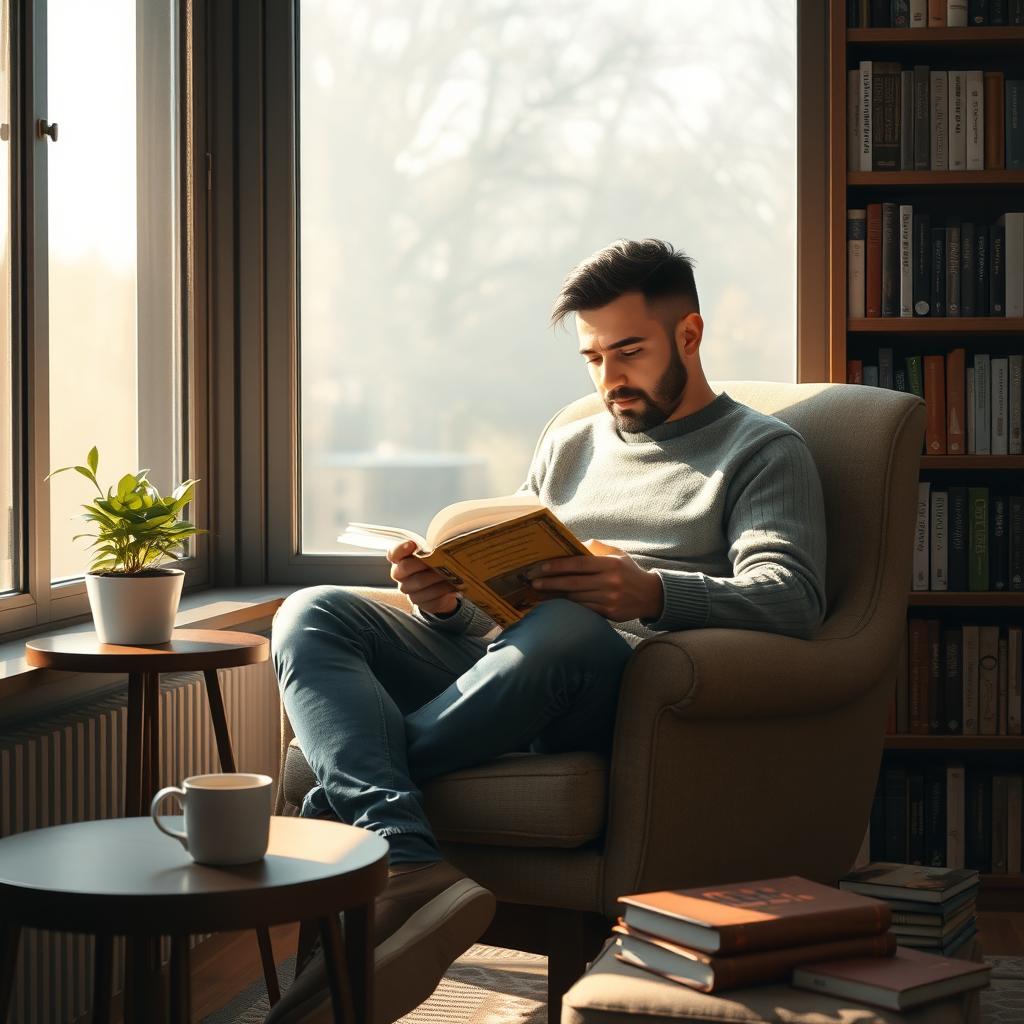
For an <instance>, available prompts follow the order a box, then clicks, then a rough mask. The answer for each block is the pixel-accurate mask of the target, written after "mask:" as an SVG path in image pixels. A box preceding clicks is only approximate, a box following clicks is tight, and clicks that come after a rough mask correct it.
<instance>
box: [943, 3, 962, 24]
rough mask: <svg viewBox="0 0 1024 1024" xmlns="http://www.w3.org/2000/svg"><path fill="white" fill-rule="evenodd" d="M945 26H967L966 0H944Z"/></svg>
mask: <svg viewBox="0 0 1024 1024" xmlns="http://www.w3.org/2000/svg"><path fill="white" fill-rule="evenodd" d="M946 27H947V28H967V0H946Z"/></svg>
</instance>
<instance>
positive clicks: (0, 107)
mask: <svg viewBox="0 0 1024 1024" xmlns="http://www.w3.org/2000/svg"><path fill="white" fill-rule="evenodd" d="M11 56H12V54H11V9H10V4H9V2H8V0H0V125H2V128H0V594H2V593H4V592H5V591H8V590H11V589H12V588H13V587H14V580H15V577H16V575H17V574H18V572H19V569H20V567H19V566H18V565H17V563H16V562H15V557H16V556H17V554H18V552H17V546H16V542H15V536H16V535H15V527H16V525H17V523H16V520H15V499H14V474H15V460H14V438H13V433H12V430H13V425H14V408H13V404H12V403H13V398H14V395H13V381H14V362H13V347H12V344H11V341H12V335H13V331H12V327H11V298H12V294H13V287H14V286H13V280H12V274H11V262H12V249H13V245H12V233H11V207H12V202H11V199H12V189H11Z"/></svg>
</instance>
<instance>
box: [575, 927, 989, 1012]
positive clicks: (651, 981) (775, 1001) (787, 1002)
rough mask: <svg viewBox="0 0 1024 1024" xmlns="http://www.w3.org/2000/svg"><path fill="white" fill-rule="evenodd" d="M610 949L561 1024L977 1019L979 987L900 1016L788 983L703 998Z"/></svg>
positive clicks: (579, 987) (975, 952)
mask: <svg viewBox="0 0 1024 1024" xmlns="http://www.w3.org/2000/svg"><path fill="white" fill-rule="evenodd" d="M968 947H970V948H969V949H968ZM613 948H614V945H613V944H609V945H606V946H605V948H604V949H603V950H602V951H601V954H600V956H598V957H597V959H596V960H595V961H594V963H593V964H592V965H591V967H590V969H589V970H588V971H587V973H586V974H584V975H583V977H582V978H580V979H579V981H577V982H576V984H575V985H573V986H572V988H571V989H569V991H568V992H567V993H566V994H565V998H564V999H563V1000H562V1024H680V1022H684V1024H685V1022H688V1021H695V1022H696V1021H713V1022H714V1024H978V1021H979V1020H980V994H979V992H978V990H977V989H975V990H974V991H973V992H964V993H961V994H960V995H957V996H951V997H949V998H948V999H942V1000H939V1001H938V1002H934V1003H928V1004H927V1005H925V1006H919V1007H917V1009H914V1010H907V1011H905V1012H903V1013H897V1012H896V1011H895V1010H877V1009H875V1008H874V1007H870V1006H866V1005H865V1004H864V1003H855V1002H851V1001H850V1000H847V999H833V998H831V997H829V996H823V995H821V994H820V993H817V992H804V991H801V990H800V989H796V988H792V987H790V986H789V985H763V986H761V987H759V988H738V989H732V990H730V991H728V992H723V993H721V994H719V995H705V994H704V993H703V992H696V991H694V990H693V989H690V988H687V987H686V986H685V985H680V984H678V983H676V982H673V981H665V980H664V979H662V978H659V977H657V976H656V975H654V974H650V973H649V972H647V971H642V970H640V968H638V967H631V966H630V965H628V964H624V963H622V962H621V961H620V960H616V959H615V956H614V954H613V952H612V950H613ZM957 955H958V956H959V957H962V958H963V959H971V960H977V961H980V960H981V945H980V943H979V942H978V940H977V939H976V938H975V939H973V940H972V941H971V942H968V943H967V945H966V946H965V947H963V949H962V950H961V951H960V953H958V954H957Z"/></svg>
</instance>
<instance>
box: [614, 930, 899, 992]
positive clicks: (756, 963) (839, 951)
mask: <svg viewBox="0 0 1024 1024" xmlns="http://www.w3.org/2000/svg"><path fill="white" fill-rule="evenodd" d="M612 931H613V932H614V933H615V934H616V936H617V937H616V940H615V957H616V959H618V960H621V961H622V962H623V963H627V964H632V965H633V966H634V967H640V968H642V969H643V970H645V971H650V972H651V973H652V974H657V975H659V976H660V977H662V978H668V979H669V980H670V981H676V982H679V984H681V985H686V986H687V987H689V988H695V989H697V991H699V992H720V991H722V990H723V989H731V988H743V987H745V986H748V985H766V984H771V983H773V982H787V981H789V978H790V974H791V973H792V971H793V968H794V967H798V966H800V965H801V964H813V963H820V962H824V961H827V960H839V959H846V958H848V957H890V956H892V955H893V954H894V953H895V952H896V936H895V935H893V934H892V933H891V932H880V933H878V934H877V935H862V936H860V937H857V938H840V939H833V940H832V941H831V942H819V943H816V944H814V945H810V946H785V947H783V948H781V949H764V950H761V951H760V952H756V953H740V954H739V955H738V956H717V955H714V954H710V953H704V952H702V951H701V950H698V949H689V948H688V947H686V946H680V945H679V944H678V943H675V942H669V941H668V940H667V939H660V938H658V937H657V936H656V935H649V934H647V933H646V932H642V931H639V930H638V929H636V928H631V927H630V926H629V925H626V924H623V923H622V922H621V921H620V923H619V924H617V925H615V926H614V927H613V928H612Z"/></svg>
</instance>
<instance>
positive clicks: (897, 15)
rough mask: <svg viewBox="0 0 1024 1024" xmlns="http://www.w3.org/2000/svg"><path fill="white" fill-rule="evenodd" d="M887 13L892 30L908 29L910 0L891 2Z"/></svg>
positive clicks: (893, 0)
mask: <svg viewBox="0 0 1024 1024" xmlns="http://www.w3.org/2000/svg"><path fill="white" fill-rule="evenodd" d="M889 11H890V15H889V16H890V18H891V19H892V27H893V28H910V0H892V3H891V4H890V7H889Z"/></svg>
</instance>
